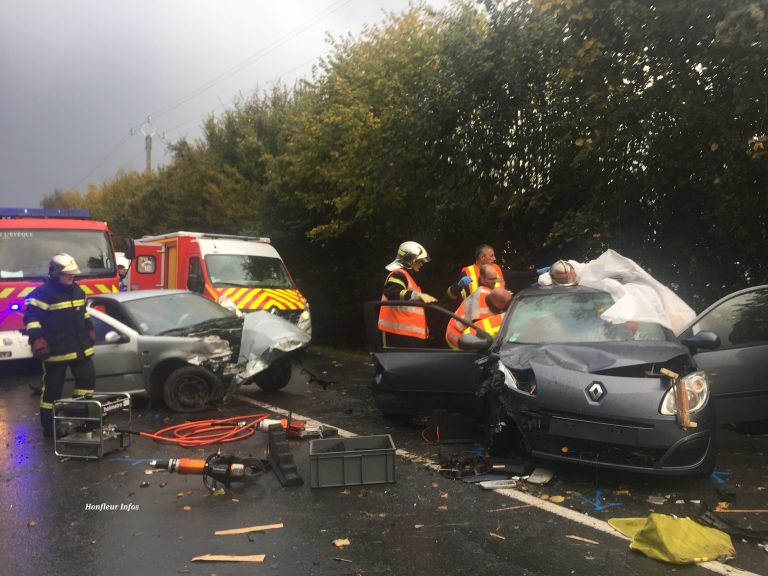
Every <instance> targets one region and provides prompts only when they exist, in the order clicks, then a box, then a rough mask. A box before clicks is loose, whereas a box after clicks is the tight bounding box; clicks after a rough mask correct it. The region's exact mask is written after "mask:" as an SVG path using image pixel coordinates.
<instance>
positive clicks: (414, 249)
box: [378, 241, 437, 348]
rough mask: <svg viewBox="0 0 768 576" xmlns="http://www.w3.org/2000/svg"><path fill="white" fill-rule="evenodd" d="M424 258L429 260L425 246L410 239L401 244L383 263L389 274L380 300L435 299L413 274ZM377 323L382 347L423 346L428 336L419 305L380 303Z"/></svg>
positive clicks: (422, 264)
mask: <svg viewBox="0 0 768 576" xmlns="http://www.w3.org/2000/svg"><path fill="white" fill-rule="evenodd" d="M425 262H429V255H428V254H427V251H426V250H425V249H424V246H422V245H421V244H419V243H418V242H412V241H408V242H403V243H402V244H400V247H399V248H398V249H397V257H396V258H395V259H394V260H393V261H392V262H390V263H389V264H387V266H386V268H387V270H389V275H388V276H387V279H386V281H385V282H384V288H383V289H382V294H381V299H382V301H384V302H387V301H391V300H398V301H402V302H408V301H420V302H425V303H427V304H431V303H433V302H436V301H437V299H436V298H435V297H434V296H430V295H429V294H425V293H424V292H422V291H421V288H420V287H419V285H418V284H417V283H416V280H415V278H414V275H415V274H416V273H418V272H419V270H421V267H422V266H424V263H425ZM378 326H379V330H381V333H382V342H383V344H384V346H385V347H394V348H423V347H425V346H426V342H427V338H428V337H429V331H428V329H427V317H426V314H425V313H424V308H423V307H421V306H407V305H402V306H399V305H398V306H382V307H381V308H380V309H379V324H378Z"/></svg>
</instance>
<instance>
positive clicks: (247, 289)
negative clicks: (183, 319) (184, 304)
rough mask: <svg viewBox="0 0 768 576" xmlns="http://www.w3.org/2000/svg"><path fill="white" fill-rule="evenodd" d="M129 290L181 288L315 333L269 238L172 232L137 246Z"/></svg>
mask: <svg viewBox="0 0 768 576" xmlns="http://www.w3.org/2000/svg"><path fill="white" fill-rule="evenodd" d="M129 256H134V258H133V262H132V263H131V269H130V280H129V283H130V289H131V290H147V289H152V288H182V289H184V288H185V289H187V290H191V291H193V292H198V293H200V294H202V295H204V296H206V297H207V298H210V299H211V300H214V301H216V302H219V303H220V304H223V305H225V306H228V307H231V308H235V307H236V308H237V309H239V310H241V311H242V312H251V311H253V310H266V311H269V312H272V313H273V314H277V315H278V316H281V317H283V318H286V319H287V320H290V321H291V322H293V323H294V324H296V325H297V326H298V327H299V328H302V329H303V330H305V331H306V332H307V333H309V334H311V333H312V320H311V317H310V314H309V304H308V303H307V300H306V298H304V296H302V294H301V292H299V289H298V288H297V287H296V284H295V283H294V281H293V279H292V278H291V275H290V274H289V273H288V270H287V269H286V267H285V263H284V262H283V259H282V258H281V257H280V254H278V252H277V250H276V249H275V247H274V246H272V244H271V243H270V240H269V238H256V237H252V236H232V235H224V234H204V233H200V232H172V233H169V234H162V235H160V236H145V237H143V238H140V239H138V240H136V241H135V246H134V254H132V255H129Z"/></svg>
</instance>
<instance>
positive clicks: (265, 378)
mask: <svg viewBox="0 0 768 576" xmlns="http://www.w3.org/2000/svg"><path fill="white" fill-rule="evenodd" d="M292 374H293V363H292V362H291V361H290V360H281V361H278V362H275V363H274V364H272V365H271V366H270V367H269V368H267V369H266V370H263V371H261V372H259V373H258V374H256V376H255V377H254V381H255V382H256V384H257V385H258V387H259V388H261V389H262V390H264V392H277V391H278V390H280V389H282V388H285V387H286V386H287V385H288V382H290V381H291V375H292Z"/></svg>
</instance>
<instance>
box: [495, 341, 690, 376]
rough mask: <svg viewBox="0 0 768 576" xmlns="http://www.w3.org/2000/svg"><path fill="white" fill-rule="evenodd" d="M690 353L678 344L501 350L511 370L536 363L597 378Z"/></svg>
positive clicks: (530, 346) (521, 347)
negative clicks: (608, 371)
mask: <svg viewBox="0 0 768 576" xmlns="http://www.w3.org/2000/svg"><path fill="white" fill-rule="evenodd" d="M687 353H688V350H687V349H686V348H685V347H684V346H683V345H682V344H679V343H678V342H636V341H632V342H600V343H595V344H536V345H525V344H516V345H513V346H507V347H502V349H501V353H500V359H501V362H503V363H504V365H505V366H507V367H508V368H511V369H512V370H529V369H531V364H532V363H533V364H539V365H544V366H560V367H562V368H567V369H569V370H574V371H577V372H587V373H592V374H594V373H598V372H602V371H605V370H611V369H617V368H624V367H627V366H637V365H641V364H652V363H664V362H668V361H669V360H672V359H673V358H676V357H679V356H683V355H686V354H687Z"/></svg>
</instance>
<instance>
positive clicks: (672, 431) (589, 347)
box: [367, 286, 768, 475]
mask: <svg viewBox="0 0 768 576" xmlns="http://www.w3.org/2000/svg"><path fill="white" fill-rule="evenodd" d="M612 303H613V301H612V299H611V296H610V295H609V294H607V293H605V292H602V291H601V290H597V289H594V288H587V287H584V286H570V287H559V286H553V287H538V288H530V289H527V290H523V291H521V292H520V293H519V294H518V295H517V296H516V297H515V299H514V300H513V302H512V304H511V306H510V309H509V310H508V312H507V313H506V318H505V321H504V324H503V326H502V328H501V330H500V332H499V335H498V337H497V339H496V341H495V342H493V343H492V344H490V345H489V341H488V340H487V339H484V338H482V336H483V335H482V334H479V335H478V336H464V337H462V341H461V344H462V350H460V351H456V350H447V349H445V350H443V349H435V348H431V349H420V350H416V349H395V348H386V349H384V348H382V347H381V345H380V343H379V342H380V339H379V338H378V335H377V334H376V330H375V316H376V311H377V310H378V307H379V306H381V303H369V304H368V305H367V326H368V330H369V332H368V334H369V345H370V347H371V352H372V356H373V359H374V377H373V382H372V391H373V394H374V398H375V400H376V403H377V405H378V407H379V408H380V410H381V411H382V412H383V413H384V414H385V415H393V416H394V415H429V414H430V413H431V412H432V411H433V410H436V409H446V410H449V411H457V412H462V413H464V414H470V415H473V416H476V417H482V418H483V419H484V420H485V422H486V423H487V424H488V425H489V427H490V429H493V430H499V429H502V428H503V427H505V426H507V427H509V426H515V427H516V428H517V429H518V431H519V433H520V435H521V436H522V442H523V444H524V446H525V447H526V448H527V449H528V450H529V451H530V452H531V453H532V454H533V455H535V456H538V457H542V458H546V459H552V460H560V461H566V462H576V463H588V464H590V465H593V466H594V465H598V466H601V467H607V468H615V469H623V470H631V471H638V472H648V473H655V474H679V475H687V474H706V473H708V472H709V471H710V470H711V469H712V468H713V466H714V463H715V457H716V454H715V444H714V439H715V435H716V433H717V429H718V427H719V425H720V424H722V423H724V422H746V421H755V420H764V419H768V377H766V374H767V373H768V286H758V287H755V288H750V289H747V290H742V291H740V292H736V293H734V294H731V295H730V296H728V297H726V298H723V299H722V300H720V301H719V302H716V303H715V304H713V305H712V306H711V307H710V308H708V309H707V310H705V311H704V312H703V313H702V314H700V315H699V316H698V317H697V318H696V319H695V320H694V321H693V322H692V323H691V324H690V326H689V327H688V328H686V329H685V330H684V331H683V332H682V333H681V334H680V335H679V336H678V337H675V336H674V335H673V334H672V333H671V332H670V331H669V330H668V329H666V328H664V327H662V326H661V325H659V324H654V323H650V322H627V323H624V324H611V323H609V322H606V321H603V320H601V318H600V315H601V313H602V312H603V311H604V310H605V309H606V308H607V307H609V306H610V305H611V304H612ZM429 314H430V315H431V316H432V320H433V321H434V315H435V314H445V315H450V313H449V312H448V311H446V310H443V309H436V307H432V310H431V311H430V313H429ZM670 373H674V374H677V375H679V379H680V380H681V384H680V386H681V388H680V389H681V390H682V389H683V388H682V387H683V386H684V389H685V390H686V392H687V394H686V399H687V403H688V406H687V412H688V415H689V418H690V422H691V424H690V425H687V426H685V427H684V426H682V425H681V424H680V420H679V414H678V412H679V410H680V407H679V406H678V400H677V398H676V395H675V388H674V386H673V379H672V378H671V377H670V376H669V374H670ZM680 404H682V398H680Z"/></svg>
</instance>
